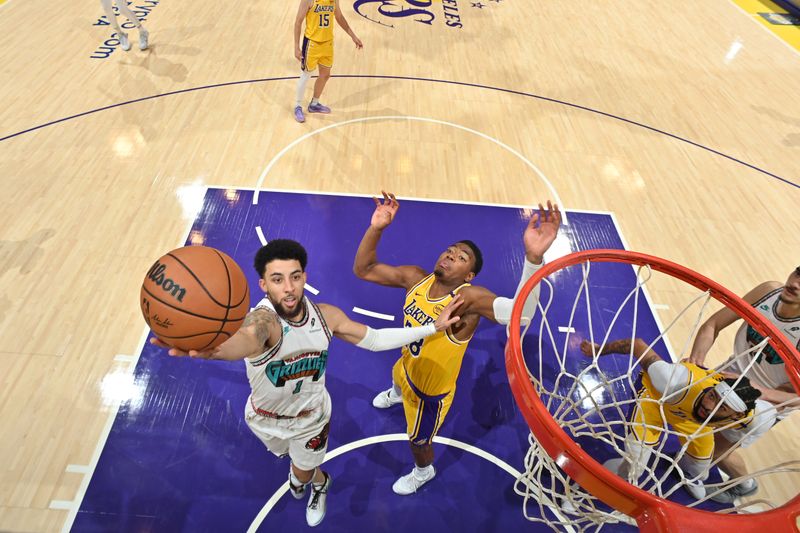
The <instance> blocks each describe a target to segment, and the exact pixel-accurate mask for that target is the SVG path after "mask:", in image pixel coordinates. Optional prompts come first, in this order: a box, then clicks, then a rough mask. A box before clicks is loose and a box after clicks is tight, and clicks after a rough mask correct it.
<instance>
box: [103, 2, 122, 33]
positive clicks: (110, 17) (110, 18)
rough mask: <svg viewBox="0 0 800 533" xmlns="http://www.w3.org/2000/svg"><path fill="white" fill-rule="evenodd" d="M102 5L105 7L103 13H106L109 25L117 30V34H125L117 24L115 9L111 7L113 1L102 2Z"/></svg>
mask: <svg viewBox="0 0 800 533" xmlns="http://www.w3.org/2000/svg"><path fill="white" fill-rule="evenodd" d="M100 5H101V6H103V11H105V12H106V18H107V19H108V23H109V24H111V26H112V27H113V28H114V29H115V30H117V33H123V31H122V28H120V27H119V23H118V22H117V15H115V14H114V8H112V7H111V0H100Z"/></svg>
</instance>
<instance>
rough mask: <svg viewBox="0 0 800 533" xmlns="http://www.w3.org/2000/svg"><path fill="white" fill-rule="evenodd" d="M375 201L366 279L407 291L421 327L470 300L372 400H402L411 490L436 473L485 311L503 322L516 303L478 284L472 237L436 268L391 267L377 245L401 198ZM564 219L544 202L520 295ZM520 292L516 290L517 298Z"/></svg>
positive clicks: (363, 253) (529, 238) (361, 250)
mask: <svg viewBox="0 0 800 533" xmlns="http://www.w3.org/2000/svg"><path fill="white" fill-rule="evenodd" d="M374 200H375V205H376V207H375V212H374V213H373V214H372V219H371V222H370V226H369V228H367V231H366V233H365V234H364V237H363V238H362V239H361V244H360V245H359V247H358V251H357V252H356V258H355V263H354V265H353V272H355V274H356V275H357V276H358V277H359V278H361V279H363V280H366V281H371V282H373V283H377V284H379V285H387V286H389V287H399V288H402V289H404V290H405V291H406V298H405V303H404V305H403V323H404V325H405V326H406V327H419V326H423V325H425V324H430V323H433V322H434V321H435V320H437V318H438V317H439V316H440V313H441V312H442V310H443V309H444V308H445V306H447V305H448V303H449V302H450V301H452V300H453V299H454V298H456V297H461V298H463V304H462V305H461V307H460V308H459V315H461V316H460V319H459V321H458V322H456V323H455V324H453V325H452V326H450V327H449V328H448V329H447V330H445V331H442V332H439V333H436V334H434V335H431V336H429V337H427V338H425V339H420V340H419V341H416V342H412V343H409V344H407V345H405V346H403V348H402V350H401V357H400V359H399V360H398V361H397V363H395V365H394V368H393V369H392V387H390V388H389V390H386V391H383V392H381V393H379V394H378V395H377V396H376V397H375V399H374V400H373V402H372V404H373V405H374V406H375V407H378V408H388V407H391V406H392V405H395V404H399V403H401V402H402V404H403V409H404V411H405V416H406V423H407V431H408V438H409V441H410V444H411V453H412V454H413V456H414V463H415V467H414V468H413V470H412V471H411V473H409V474H407V475H404V476H402V477H401V478H400V479H398V480H397V481H396V482H395V483H394V485H393V486H392V489H393V490H394V492H395V493H397V494H401V495H407V494H412V493H414V492H416V491H417V490H418V489H419V488H420V487H421V486H422V485H424V484H425V483H427V482H428V481H430V480H431V479H433V477H434V476H435V475H436V470H435V469H434V467H433V446H432V444H431V443H432V441H433V437H434V436H435V435H436V434H437V432H438V431H439V429H440V428H441V426H442V422H444V419H445V417H446V416H447V412H448V411H449V410H450V405H451V404H452V402H453V397H454V395H455V391H456V380H457V378H458V374H459V372H460V370H461V362H462V360H463V357H464V352H465V351H466V349H467V345H468V343H469V341H470V339H472V335H473V333H474V332H475V329H476V328H477V327H478V322H479V321H480V318H481V317H484V318H488V319H489V320H492V321H494V322H498V323H500V324H508V323H509V322H510V320H511V309H512V306H513V303H514V301H513V300H512V299H510V298H502V297H498V296H497V295H496V294H494V293H493V292H492V291H490V290H489V289H486V288H484V287H480V286H477V285H472V283H471V282H472V280H473V279H475V276H477V275H478V273H479V272H480V271H481V267H482V265H483V257H482V255H481V251H480V249H479V248H478V247H477V245H475V243H473V242H472V241H469V240H462V241H456V242H454V243H453V244H451V245H450V246H448V247H447V249H446V250H445V251H444V253H442V255H441V256H439V259H438V260H437V261H436V265H435V266H434V268H433V272H428V271H427V270H425V269H423V268H422V267H418V266H411V265H404V266H390V265H387V264H384V263H381V262H379V261H378V258H377V247H378V242H379V240H380V238H381V234H382V233H383V231H384V230H385V229H386V228H387V227H388V226H389V224H391V223H392V220H394V217H395V215H396V214H397V210H398V209H399V208H400V204H399V202H398V201H397V199H396V198H395V196H394V194H391V193H389V194H387V193H385V192H384V193H383V201H380V200H378V199H377V198H375V199H374ZM560 225H561V212H560V211H559V210H558V206H552V205H551V204H550V202H548V203H547V209H544V207H542V205H541V204H540V205H539V210H538V212H536V213H534V215H533V216H532V217H531V219H530V222H529V223H528V226H527V228H526V229H525V232H524V234H523V242H524V244H525V264H524V267H523V272H522V277H521V279H520V283H519V286H518V287H517V293H519V290H520V289H521V288H522V286H523V284H524V283H525V282H526V281H527V280H528V279H529V278H530V277H531V276H532V275H533V273H534V272H535V271H536V270H538V268H539V267H540V266H541V265H542V262H543V259H544V253H545V252H546V251H547V250H548V249H549V248H550V245H551V244H553V241H554V240H555V238H556V235H557V233H558V228H559V226H560ZM538 294H539V293H538V290H537V291H535V292H534V293H532V294H531V296H530V297H529V298H528V299H527V301H526V302H525V308H524V309H523V312H522V317H523V321H529V320H530V318H531V317H532V316H533V313H534V311H535V310H536V304H537V302H538V299H539V298H538ZM515 297H516V296H515Z"/></svg>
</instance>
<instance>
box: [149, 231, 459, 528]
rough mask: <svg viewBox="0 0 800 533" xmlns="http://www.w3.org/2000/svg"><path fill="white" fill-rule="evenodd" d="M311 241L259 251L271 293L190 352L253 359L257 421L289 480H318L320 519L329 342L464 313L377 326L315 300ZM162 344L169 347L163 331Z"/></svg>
mask: <svg viewBox="0 0 800 533" xmlns="http://www.w3.org/2000/svg"><path fill="white" fill-rule="evenodd" d="M306 262H307V255H306V251H305V249H304V248H303V247H302V246H301V245H300V244H299V243H297V242H295V241H292V240H287V239H276V240H272V241H270V242H269V243H268V244H267V245H266V246H264V247H262V248H261V249H260V250H259V251H258V252H257V253H256V257H255V265H254V266H255V268H256V270H257V271H258V274H259V276H260V278H261V279H260V280H259V286H260V287H261V289H262V290H263V291H264V292H265V293H266V297H265V298H264V299H262V300H261V302H259V304H258V305H257V306H256V307H255V309H253V310H252V311H251V312H250V313H248V315H247V317H246V318H245V320H244V323H243V324H242V327H241V328H240V329H239V331H237V332H236V333H235V334H234V335H233V336H232V337H231V338H230V339H228V340H227V341H225V342H224V343H222V344H220V345H219V346H217V347H216V348H214V349H212V350H208V351H204V352H196V351H190V352H188V353H187V352H182V351H180V350H176V349H174V348H172V349H170V350H169V354H170V355H178V356H179V355H189V356H191V357H199V358H203V359H222V360H228V361H238V360H242V359H244V360H245V364H246V365H247V377H248V379H249V381H250V387H251V389H252V391H251V394H250V397H249V398H248V399H247V404H246V405H245V412H244V415H245V420H246V421H247V425H248V426H249V427H250V429H251V430H252V431H253V433H255V435H256V436H257V437H258V438H259V439H261V441H262V442H263V443H264V444H265V445H266V446H267V448H268V449H269V450H270V451H271V452H272V453H274V454H275V455H277V456H278V457H285V456H287V455H288V456H289V458H290V459H291V468H290V471H289V488H290V489H291V490H290V492H291V493H292V495H293V496H294V497H295V498H297V499H300V498H302V497H303V495H304V493H305V491H306V487H307V486H308V485H309V484H311V491H310V492H311V494H310V496H309V499H308V505H307V506H306V521H307V522H308V525H310V526H316V525H317V524H319V523H320V522H321V521H322V519H323V518H324V517H325V509H326V498H327V492H328V488H329V487H330V484H331V477H330V475H328V474H327V473H326V472H323V471H322V470H321V469H320V468H319V466H320V465H321V464H322V462H323V460H324V458H325V452H326V450H327V446H328V428H329V426H330V417H331V398H330V395H329V394H328V391H327V389H326V388H325V368H326V366H327V359H328V345H329V343H330V340H331V337H332V336H336V337H338V338H340V339H342V340H345V341H347V342H349V343H351V344H355V345H356V346H358V347H360V348H364V349H367V350H371V351H383V350H392V349H396V348H400V347H401V346H404V345H406V344H409V343H412V342H416V341H419V340H420V339H423V338H425V337H427V336H429V335H433V334H434V333H436V332H437V331H443V330H446V329H447V328H448V327H449V326H451V325H452V324H454V323H455V322H457V321H458V320H459V317H458V316H453V317H451V313H452V312H453V311H454V309H456V308H457V307H458V306H459V305H460V304H461V298H460V297H459V298H456V299H454V300H453V302H451V303H450V304H449V305H448V306H447V307H446V308H445V309H444V311H443V312H442V314H441V315H440V316H439V318H438V319H437V320H436V322H435V323H433V324H429V325H427V326H421V327H416V328H384V329H377V330H374V329H371V328H369V327H368V326H366V325H364V324H360V323H357V322H353V321H352V320H350V319H349V318H348V317H347V315H345V314H344V312H343V311H342V310H341V309H339V308H338V307H334V306H332V305H328V304H315V303H313V302H312V301H311V300H310V299H309V298H308V297H306V296H305V295H304V288H305V283H306V271H305V268H306ZM152 342H153V343H154V344H157V345H159V346H162V347H166V345H165V344H163V343H161V342H160V341H158V340H157V339H153V341H152Z"/></svg>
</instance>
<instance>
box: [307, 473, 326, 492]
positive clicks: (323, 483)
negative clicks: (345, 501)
mask: <svg viewBox="0 0 800 533" xmlns="http://www.w3.org/2000/svg"><path fill="white" fill-rule="evenodd" d="M316 473H317V472H316V471H314V474H315V475H316ZM311 481H312V482H313V481H314V478H313V477H312V478H311ZM326 481H327V479H326V478H325V474H324V473H323V474H322V482H321V483H314V487H316V488H320V487H322V486H323V485H325V482H326Z"/></svg>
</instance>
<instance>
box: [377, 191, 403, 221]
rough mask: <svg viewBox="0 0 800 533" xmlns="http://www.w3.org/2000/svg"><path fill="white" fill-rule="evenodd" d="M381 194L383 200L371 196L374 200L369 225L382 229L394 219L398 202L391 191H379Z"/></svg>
mask: <svg viewBox="0 0 800 533" xmlns="http://www.w3.org/2000/svg"><path fill="white" fill-rule="evenodd" d="M381 194H383V201H381V200H379V199H378V198H375V197H374V196H373V197H372V199H373V200H375V212H374V213H372V220H370V225H372V226H373V227H374V228H376V229H383V228H385V227H386V226H388V225H389V224H391V223H392V220H394V216H395V215H396V214H397V210H398V209H400V202H398V201H397V198H395V197H394V194H393V193H387V192H386V191H381Z"/></svg>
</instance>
